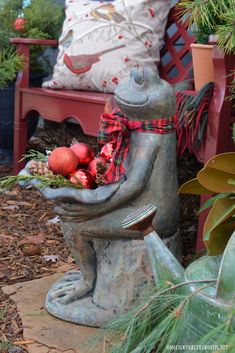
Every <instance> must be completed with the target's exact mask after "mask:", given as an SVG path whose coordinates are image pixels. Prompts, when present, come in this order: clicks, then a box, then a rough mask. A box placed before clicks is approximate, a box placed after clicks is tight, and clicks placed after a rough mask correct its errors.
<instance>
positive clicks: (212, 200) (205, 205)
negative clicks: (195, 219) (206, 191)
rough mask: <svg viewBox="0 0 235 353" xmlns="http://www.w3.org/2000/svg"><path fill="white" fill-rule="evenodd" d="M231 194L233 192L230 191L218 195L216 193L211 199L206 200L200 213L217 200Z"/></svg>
mask: <svg viewBox="0 0 235 353" xmlns="http://www.w3.org/2000/svg"><path fill="white" fill-rule="evenodd" d="M230 195H231V194H229V193H223V194H218V195H215V196H213V197H211V198H210V199H208V200H207V201H205V202H204V204H203V205H202V207H201V208H200V210H199V212H198V214H199V213H201V212H202V211H204V210H205V209H207V208H209V207H211V206H212V205H213V203H214V202H215V201H216V200H218V199H223V198H227V197H229V196H230Z"/></svg>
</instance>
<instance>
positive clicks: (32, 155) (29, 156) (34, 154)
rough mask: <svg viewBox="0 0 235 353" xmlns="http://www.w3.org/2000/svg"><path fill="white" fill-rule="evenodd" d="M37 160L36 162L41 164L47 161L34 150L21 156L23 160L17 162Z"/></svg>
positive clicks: (45, 157) (44, 156)
mask: <svg viewBox="0 0 235 353" xmlns="http://www.w3.org/2000/svg"><path fill="white" fill-rule="evenodd" d="M25 159H26V160H31V159H34V160H37V161H41V162H45V161H46V160H47V156H46V155H45V154H43V153H41V152H39V151H36V150H29V151H28V153H27V154H25V155H24V156H23V158H22V159H21V160H20V161H19V162H22V161H24V160H25Z"/></svg>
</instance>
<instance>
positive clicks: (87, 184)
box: [69, 169, 95, 189]
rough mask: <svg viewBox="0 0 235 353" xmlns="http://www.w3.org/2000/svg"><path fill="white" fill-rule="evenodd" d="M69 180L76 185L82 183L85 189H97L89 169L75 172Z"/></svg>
mask: <svg viewBox="0 0 235 353" xmlns="http://www.w3.org/2000/svg"><path fill="white" fill-rule="evenodd" d="M69 180H70V181H71V183H73V184H75V185H76V184H78V183H81V184H82V186H83V187H84V188H85V189H94V188H95V178H94V176H93V175H92V174H91V173H90V172H89V170H87V169H77V170H74V171H73V172H72V173H71V175H70V177H69Z"/></svg>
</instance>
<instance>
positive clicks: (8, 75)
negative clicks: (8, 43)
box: [0, 48, 24, 87]
mask: <svg viewBox="0 0 235 353" xmlns="http://www.w3.org/2000/svg"><path fill="white" fill-rule="evenodd" d="M23 67H24V58H23V57H22V56H20V55H18V54H17V53H16V52H15V51H14V49H13V48H7V49H2V50H0V87H5V86H7V85H8V84H9V83H10V82H11V81H12V80H14V78H15V76H16V74H17V72H18V71H20V70H22V69H23Z"/></svg>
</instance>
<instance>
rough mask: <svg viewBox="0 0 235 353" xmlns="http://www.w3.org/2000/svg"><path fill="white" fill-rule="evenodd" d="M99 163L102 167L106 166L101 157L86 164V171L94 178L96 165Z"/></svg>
mask: <svg viewBox="0 0 235 353" xmlns="http://www.w3.org/2000/svg"><path fill="white" fill-rule="evenodd" d="M98 163H101V164H102V165H103V166H104V167H105V166H106V164H107V163H106V160H105V159H104V158H102V157H97V158H94V159H93V160H92V161H91V162H90V163H89V164H88V168H87V169H88V170H89V171H90V172H91V174H92V175H94V176H96V175H97V164H98Z"/></svg>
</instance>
